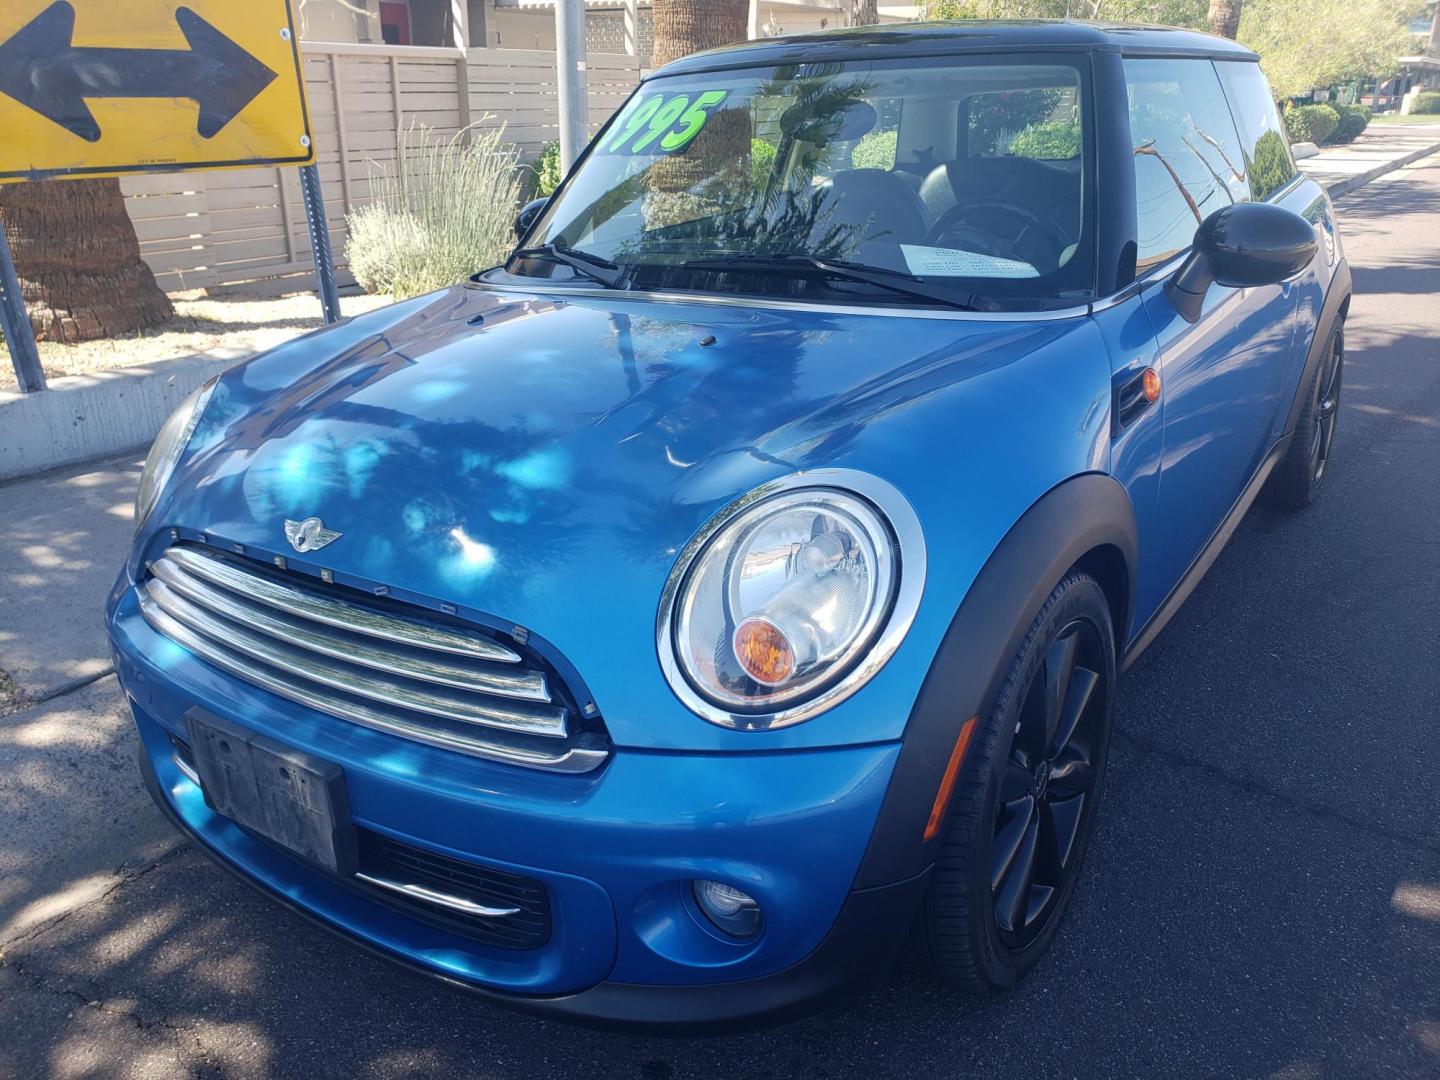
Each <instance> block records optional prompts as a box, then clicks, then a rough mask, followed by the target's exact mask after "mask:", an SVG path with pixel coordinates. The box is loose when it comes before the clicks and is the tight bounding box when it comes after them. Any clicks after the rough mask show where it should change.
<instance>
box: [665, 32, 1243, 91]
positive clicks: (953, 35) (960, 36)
mask: <svg viewBox="0 0 1440 1080" xmlns="http://www.w3.org/2000/svg"><path fill="white" fill-rule="evenodd" d="M882 49H883V50H884V53H883V55H884V56H887V57H896V56H944V55H947V54H963V53H977V52H1020V53H1023V52H1029V51H1044V52H1050V51H1062V50H1063V51H1069V52H1087V51H1106V52H1123V53H1124V54H1125V55H1127V56H1204V57H1211V58H1214V59H1217V60H1258V59H1259V57H1258V56H1257V55H1256V54H1255V53H1253V52H1251V51H1250V50H1249V49H1247V48H1245V47H1244V46H1242V45H1237V44H1236V43H1235V42H1233V41H1231V40H1229V39H1228V38H1222V37H1215V36H1213V35H1211V34H1201V33H1197V32H1195V31H1194V30H1177V29H1175V28H1174V27H1169V26H1141V25H1132V24H1130V23H1095V22H1078V21H1072V20H1069V19H1014V20H1005V21H994V22H991V21H985V20H980V19H959V20H955V21H952V22H919V23H892V24H890V25H888V26H854V27H847V28H845V29H840V30H822V31H820V32H819V33H814V34H793V35H790V36H788V37H776V38H766V39H765V40H763V41H742V42H738V43H736V44H734V45H727V46H725V47H724V48H720V49H710V50H708V51H707V52H700V53H694V54H693V55H691V56H686V57H682V58H681V59H679V60H675V61H673V62H672V63H669V64H666V65H665V66H664V67H662V68H660V69H659V70H658V71H655V72H653V73H652V74H651V76H650V77H651V78H654V77H655V76H656V75H675V74H680V73H684V72H691V71H717V70H721V69H724V68H734V67H749V66H754V65H762V64H763V65H771V64H801V63H823V62H825V61H827V60H870V59H878V58H879V57H880V56H881V55H882V53H881V52H880V50H882Z"/></svg>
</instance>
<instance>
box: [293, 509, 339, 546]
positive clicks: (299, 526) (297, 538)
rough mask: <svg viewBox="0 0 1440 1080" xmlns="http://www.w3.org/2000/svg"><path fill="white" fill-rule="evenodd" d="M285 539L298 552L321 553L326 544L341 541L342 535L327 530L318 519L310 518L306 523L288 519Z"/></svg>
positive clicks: (332, 530)
mask: <svg viewBox="0 0 1440 1080" xmlns="http://www.w3.org/2000/svg"><path fill="white" fill-rule="evenodd" d="M285 539H286V540H289V541H290V546H291V547H293V548H294V549H295V550H296V551H319V550H320V549H321V548H323V547H324V546H325V545H326V544H328V543H331V542H332V541H334V540H339V539H340V534H339V533H338V532H336V531H335V530H334V529H327V528H326V527H325V523H324V522H323V521H321V520H320V519H319V518H318V517H308V518H306V519H305V520H304V521H291V520H290V519H289V518H286V519H285Z"/></svg>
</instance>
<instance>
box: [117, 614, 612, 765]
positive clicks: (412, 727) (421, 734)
mask: <svg viewBox="0 0 1440 1080" xmlns="http://www.w3.org/2000/svg"><path fill="white" fill-rule="evenodd" d="M138 596H139V601H140V611H141V614H142V615H143V616H144V618H145V621H146V622H147V623H149V625H150V626H151V627H152V628H153V629H154V630H155V631H156V632H157V633H160V634H163V635H164V636H165V637H167V638H170V639H171V640H172V641H174V642H175V643H176V644H178V645H181V646H183V647H184V648H186V649H188V650H189V651H190V652H192V653H194V654H195V655H196V656H199V657H200V658H201V659H203V660H206V661H207V662H209V663H210V664H213V665H214V666H215V667H217V668H220V669H221V670H222V671H226V672H228V673H230V674H231V675H234V676H236V677H237V678H239V679H241V680H243V681H245V682H248V683H251V684H252V685H255V686H258V687H260V688H261V689H264V690H268V691H270V692H271V693H273V694H276V695H278V696H280V697H284V698H288V699H289V700H291V701H295V702H298V703H299V704H301V705H306V706H308V707H310V708H312V709H316V710H318V711H320V712H325V713H329V714H330V715H332V716H338V717H340V718H342V719H344V720H349V721H351V722H353V723H356V724H360V725H362V726H364V727H369V728H373V729H375V730H377V731H384V732H388V733H389V734H392V735H398V736H401V737H403V738H408V739H413V740H415V741H417V742H423V743H427V744H429V745H431V746H438V747H443V748H444V749H447V750H455V751H459V752H461V753H467V754H472V755H475V756H477V757H483V758H488V759H491V760H494V761H503V762H506V763H509V764H512V765H521V766H525V767H527V768H532V769H541V770H545V771H548V772H564V773H583V772H589V771H591V770H592V769H596V768H598V767H599V766H600V765H601V764H603V763H604V761H605V759H606V758H607V757H608V756H609V752H608V750H607V749H606V748H605V746H604V743H603V739H602V738H601V737H600V736H596V735H591V734H589V733H584V734H581V735H579V736H578V737H576V738H575V739H573V740H571V741H570V742H569V743H568V744H567V745H564V746H553V743H552V742H551V740H548V739H534V740H533V742H526V741H524V740H525V739H526V738H527V737H526V736H523V735H513V736H511V738H510V740H509V741H500V740H497V739H494V738H490V739H487V738H485V737H484V735H483V732H484V730H485V729H482V728H478V727H473V726H465V730H463V731H450V730H447V729H445V728H442V727H436V726H432V725H430V724H427V723H425V722H424V721H423V719H422V718H419V717H414V716H409V715H406V714H405V713H404V712H400V711H396V710H391V709H387V708H385V707H384V706H381V705H379V704H367V703H366V702H365V701H361V700H351V699H346V698H337V697H336V696H334V695H331V694H328V693H326V692H324V691H323V690H322V689H320V688H317V687H315V686H313V685H311V684H310V683H309V682H307V681H306V680H305V679H304V678H303V677H299V676H295V675H291V674H288V673H286V672H282V671H277V670H274V669H272V668H269V667H268V666H260V665H257V664H255V663H254V662H253V661H252V660H249V659H248V658H246V657H245V656H243V655H240V654H237V653H234V652H231V651H230V650H229V649H227V648H226V647H225V646H224V645H221V644H219V643H218V642H215V641H213V640H211V639H209V638H207V637H205V636H203V635H201V634H199V633H196V632H195V631H193V630H191V629H190V628H189V627H188V626H186V625H185V624H184V623H182V622H180V621H179V620H178V619H175V618H173V617H172V616H170V615H169V614H167V613H166V612H165V610H164V609H163V608H161V607H160V606H159V605H158V604H156V603H155V601H154V600H153V599H151V598H150V596H149V595H148V589H147V587H145V586H142V587H141V588H140V590H139V591H138ZM462 726H463V725H462ZM501 734H502V733H500V732H497V733H496V735H497V736H499V735H501ZM546 744H551V745H546ZM552 746H553V749H552Z"/></svg>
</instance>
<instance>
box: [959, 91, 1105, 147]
mask: <svg viewBox="0 0 1440 1080" xmlns="http://www.w3.org/2000/svg"><path fill="white" fill-rule="evenodd" d="M1079 100H1080V88H1079V87H1078V86H1066V87H1056V88H1053V89H1050V88H1046V89H1035V90H1004V91H1001V92H999V93H992V94H972V95H971V96H970V98H969V99H968V105H969V108H968V110H967V112H968V115H969V121H968V122H969V128H968V131H967V133H966V134H967V138H966V140H965V146H966V156H968V157H972V158H978V157H1005V156H1007V155H1009V156H1014V157H1028V158H1040V159H1042V160H1050V161H1062V160H1068V159H1070V158H1077V157H1079V156H1080V115H1079V108H1080V106H1079Z"/></svg>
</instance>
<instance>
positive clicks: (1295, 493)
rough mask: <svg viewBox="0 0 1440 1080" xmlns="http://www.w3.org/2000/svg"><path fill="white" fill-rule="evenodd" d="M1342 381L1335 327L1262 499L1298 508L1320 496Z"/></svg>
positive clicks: (1341, 336)
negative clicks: (1282, 454)
mask: <svg viewBox="0 0 1440 1080" xmlns="http://www.w3.org/2000/svg"><path fill="white" fill-rule="evenodd" d="M1344 380H1345V327H1344V325H1343V324H1342V325H1340V326H1337V327H1336V328H1335V329H1334V330H1333V331H1331V333H1330V337H1329V339H1328V340H1327V341H1326V343H1325V351H1324V353H1323V354H1322V355H1321V357H1320V361H1319V363H1318V364H1317V365H1316V371H1315V373H1314V374H1313V375H1312V376H1311V377H1310V385H1309V386H1307V387H1306V388H1305V391H1304V393H1305V397H1304V404H1303V405H1302V407H1301V409H1300V415H1299V416H1298V417H1297V418H1296V420H1295V434H1294V435H1293V436H1292V437H1291V440H1290V448H1289V449H1288V450H1287V451H1286V452H1285V456H1284V457H1283V458H1281V459H1280V461H1279V463H1278V464H1277V465H1276V466H1275V471H1274V472H1273V473H1272V474H1271V476H1270V481H1269V483H1267V484H1266V485H1265V496H1266V499H1267V500H1268V501H1269V502H1271V503H1273V504H1274V505H1277V506H1283V507H1288V508H1290V509H1292V510H1302V509H1304V508H1305V507H1307V506H1309V505H1310V504H1311V503H1313V502H1314V501H1315V500H1316V499H1317V498H1318V497H1319V495H1320V482H1321V481H1322V480H1324V479H1325V477H1326V476H1327V475H1329V473H1330V461H1331V452H1332V451H1333V450H1334V448H1335V428H1336V426H1337V425H1338V424H1339V422H1340V387H1341V384H1342V383H1343V382H1344Z"/></svg>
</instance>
